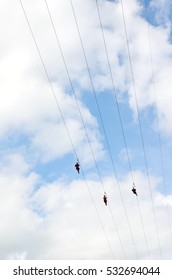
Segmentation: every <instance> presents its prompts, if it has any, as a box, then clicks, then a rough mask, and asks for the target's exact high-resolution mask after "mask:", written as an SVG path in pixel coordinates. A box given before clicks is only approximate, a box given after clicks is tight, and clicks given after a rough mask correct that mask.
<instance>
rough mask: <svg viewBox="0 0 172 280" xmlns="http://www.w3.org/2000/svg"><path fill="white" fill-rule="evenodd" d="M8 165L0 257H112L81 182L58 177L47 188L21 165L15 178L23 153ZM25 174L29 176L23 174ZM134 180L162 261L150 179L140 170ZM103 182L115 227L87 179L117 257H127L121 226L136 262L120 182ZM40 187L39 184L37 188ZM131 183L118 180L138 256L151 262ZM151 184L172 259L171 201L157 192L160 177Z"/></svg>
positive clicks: (97, 187) (1, 179)
mask: <svg viewBox="0 0 172 280" xmlns="http://www.w3.org/2000/svg"><path fill="white" fill-rule="evenodd" d="M9 161H10V165H9V166H10V167H9V168H8V172H7V170H6V171H5V170H2V171H1V174H0V185H1V188H0V190H1V196H0V203H1V214H0V216H1V221H2V223H1V230H0V237H1V238H0V240H1V241H0V243H1V253H0V258H1V259H4V258H5V259H6V258H8V259H23V258H26V259H111V258H112V255H111V251H110V248H109V247H108V243H107V240H106V238H105V236H104V233H103V230H102V227H101V225H100V223H99V219H98V216H97V213H96V211H95V208H94V205H93V203H92V199H91V197H90V195H89V192H88V189H87V187H86V184H85V182H84V181H83V180H82V179H79V180H75V181H71V182H70V183H69V184H68V183H67V182H65V181H64V180H60V179H59V180H58V181H54V182H53V183H49V184H47V183H46V182H40V178H39V177H38V176H37V175H36V174H34V173H29V172H28V171H29V169H27V168H26V167H25V169H24V170H23V168H22V165H21V164H20V166H21V170H18V171H17V172H15V174H14V172H13V171H14V170H13V167H12V166H13V165H14V163H16V161H21V163H22V161H23V159H22V158H21V157H20V156H19V155H13V157H11V159H9ZM23 163H24V162H23ZM26 172H27V173H28V175H27V176H24V174H25V173H26ZM134 176H135V178H136V181H137V186H138V187H137V191H138V193H139V197H138V198H139V206H140V209H141V215H142V219H143V224H144V230H145V234H146V239H147V242H148V247H149V250H150V254H151V257H152V258H154V259H156V258H160V255H159V249H158V243H157V233H156V229H155V225H154V217H153V215H152V204H151V200H150V195H149V191H148V187H147V178H146V176H145V175H144V174H142V173H140V172H136V173H135V174H134ZM103 182H104V187H105V189H106V192H107V195H108V203H109V204H110V207H111V210H112V213H113V218H114V221H115V224H114V222H113V220H112V216H111V212H110V211H109V209H108V207H106V206H104V204H103V201H102V195H103V190H102V186H101V184H100V183H99V182H98V181H95V180H94V181H93V180H88V186H89V189H90V192H91V194H92V197H93V200H94V203H95V205H96V207H97V209H98V212H99V215H100V218H101V221H102V224H103V226H104V229H105V231H106V233H107V236H108V239H109V242H110V244H111V247H112V250H113V251H114V255H115V257H116V258H119V259H123V258H125V256H124V254H123V251H122V248H121V244H120V241H119V237H118V235H117V231H116V227H117V230H118V233H119V236H120V239H121V242H122V245H123V248H124V251H125V254H126V257H127V258H128V259H134V258H136V253H135V250H134V248H133V244H132V239H131V233H130V230H129V226H128V222H127V217H126V214H125V211H124V207H123V204H122V202H121V198H120V193H119V190H118V185H117V183H116V179H114V178H113V177H106V178H103ZM38 183H39V184H40V185H39V187H36V186H37V185H38ZM130 183H131V182H130V178H129V176H127V177H125V178H123V179H122V180H121V181H120V182H119V185H120V188H121V194H122V196H123V201H124V203H125V207H126V210H127V214H128V220H129V223H130V226H131V232H132V234H133V238H134V241H135V245H136V248H137V251H138V255H139V258H141V259H144V258H145V259H149V254H148V252H147V248H146V243H145V239H144V234H143V229H142V226H141V221H140V216H139V210H138V205H137V202H136V198H135V196H133V194H132V193H131V184H130ZM151 186H152V192H153V197H154V199H153V202H154V206H155V212H156V216H157V221H158V223H157V224H158V230H159V235H160V243H161V248H162V252H163V257H164V258H170V257H171V256H170V254H171V250H170V247H169V242H170V235H169V227H168V219H167V215H166V214H167V213H166V204H164V202H165V203H166V202H167V201H168V202H169V205H168V206H169V209H168V210H169V214H170V215H171V214H172V207H171V205H172V202H171V201H172V197H171V196H168V197H164V196H163V195H162V194H160V193H159V191H158V190H157V186H158V181H157V179H156V178H153V177H151ZM88 205H90V206H89V207H88ZM164 206H165V207H164ZM115 225H116V227H115ZM138 225H139V226H138ZM152 236H154V238H152ZM95 237H96V238H95ZM141 240H142V241H141ZM129 244H130V245H129Z"/></svg>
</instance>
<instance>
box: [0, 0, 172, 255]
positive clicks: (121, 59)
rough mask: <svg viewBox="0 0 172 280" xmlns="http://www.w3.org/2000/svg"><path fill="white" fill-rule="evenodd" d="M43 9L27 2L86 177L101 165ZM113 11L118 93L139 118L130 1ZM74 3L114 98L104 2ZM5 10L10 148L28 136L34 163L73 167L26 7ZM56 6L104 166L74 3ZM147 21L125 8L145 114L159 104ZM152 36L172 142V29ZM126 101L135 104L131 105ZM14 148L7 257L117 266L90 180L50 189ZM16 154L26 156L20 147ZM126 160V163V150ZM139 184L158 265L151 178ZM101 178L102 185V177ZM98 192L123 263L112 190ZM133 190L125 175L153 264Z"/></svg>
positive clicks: (125, 238)
mask: <svg viewBox="0 0 172 280" xmlns="http://www.w3.org/2000/svg"><path fill="white" fill-rule="evenodd" d="M33 2H34V1H23V4H24V6H25V8H26V11H27V13H28V18H29V20H30V23H31V25H32V28H33V31H34V34H35V37H36V40H37V41H38V45H39V48H40V52H41V54H42V57H43V59H44V62H45V65H46V67H47V70H48V73H49V75H50V79H51V81H52V86H53V89H54V92H55V94H56V97H57V100H58V102H59V105H60V108H61V111H62V113H63V116H64V118H65V122H66V125H67V127H68V130H69V133H70V136H71V139H72V141H73V143H74V146H75V148H76V150H77V153H78V155H79V159H80V158H81V164H82V167H83V168H84V171H85V167H87V166H90V165H91V164H93V158H92V154H91V151H90V147H89V145H88V143H87V139H86V138H87V137H86V135H85V132H84V129H83V126H82V121H81V119H80V116H79V112H78V110H77V108H76V103H75V100H74V97H73V94H71V93H72V90H71V88H70V83H69V81H68V78H67V75H66V73H65V68H64V65H63V61H62V59H61V56H60V52H59V50H58V46H57V43H56V40H55V37H54V34H53V30H52V28H51V25H50V21H49V19H48V14H47V11H46V8H45V6H43V4H42V1H37V2H36V3H35V2H34V4H33ZM81 2H82V3H81ZM110 2H112V1H100V2H99V4H100V12H101V15H102V21H103V26H104V30H105V37H106V42H107V48H108V53H109V57H110V61H111V63H112V72H113V76H114V81H115V86H116V88H117V91H118V94H119V98H121V96H120V95H122V97H123V95H126V94H127V97H129V106H130V107H131V109H132V110H133V112H135V102H134V93H133V88H132V81H131V73H130V69H129V65H128V58H127V49H126V45H125V34H124V29H123V22H122V15H121V7H120V2H119V1H118V2H115V3H110ZM73 3H74V8H75V11H76V16H77V19H78V23H79V27H80V31H81V34H82V39H83V43H84V47H85V51H86V54H87V56H88V62H89V66H90V71H91V74H92V77H93V82H94V85H95V89H96V94H98V93H100V92H101V91H104V92H105V94H107V96H108V93H107V92H109V90H111V89H112V85H111V81H110V77H109V72H108V66H107V60H106V55H105V52H104V46H103V41H102V34H101V29H100V25H99V21H98V18H97V11H96V6H95V2H94V1H92V0H89V1H86V0H85V1H78V0H75V1H73ZM0 5H1V9H0V23H1V24H0V30H1V40H2V44H1V56H0V60H1V64H0V79H1V83H0V92H1V102H0V112H1V117H0V136H1V140H4V142H5V140H8V137H9V136H12V137H13V139H15V137H18V135H19V136H23V135H24V136H26V138H27V141H28V142H29V144H28V143H22V144H21V145H23V146H27V149H28V154H29V153H30V154H31V156H32V157H35V158H36V159H37V160H41V161H42V162H43V163H45V162H49V161H51V160H54V159H56V158H57V157H58V158H63V157H64V155H67V154H69V153H71V152H72V146H71V143H70V141H69V137H68V135H67V133H66V130H65V126H64V124H63V121H62V119H61V115H60V113H59V111H58V107H57V104H56V103H55V100H54V97H53V95H52V92H51V89H50V85H49V83H48V81H47V79H46V75H45V73H44V70H43V68H42V65H41V62H40V60H39V56H38V54H37V52H36V49H35V46H34V42H33V38H32V37H31V34H30V32H29V29H28V27H27V23H26V20H25V18H24V15H23V13H22V9H21V7H20V5H19V2H18V1H13V2H12V3H11V1H1V4H0ZM33 5H34V9H33ZM50 5H51V6H50V9H51V11H52V16H53V19H54V23H55V25H56V27H57V32H58V34H59V39H60V43H61V47H62V50H63V52H64V56H65V59H66V62H67V66H68V69H69V73H70V75H71V79H72V82H73V85H74V88H75V89H76V96H77V98H78V102H79V106H80V109H81V113H82V115H83V118H84V122H85V125H86V129H87V132H88V135H89V139H90V142H91V145H92V147H93V151H94V153H95V156H96V159H97V160H100V159H104V158H105V154H106V153H105V151H104V148H103V145H102V140H103V138H102V136H101V134H100V129H99V125H98V121H97V119H96V115H95V116H94V115H93V114H94V112H93V113H91V111H90V109H89V105H88V107H87V106H86V104H84V98H85V94H86V92H87V94H88V95H89V97H91V96H92V95H91V94H92V89H91V85H90V81H89V77H88V73H87V68H86V64H85V61H84V57H83V54H82V50H81V46H80V41H79V38H78V34H77V29H76V26H75V22H74V18H73V15H72V10H71V7H70V5H69V1H60V2H59V1H58V3H57V1H52V3H51V4H50ZM9 7H10V8H9ZM14 11H15V12H14ZM140 12H141V6H140V5H139V4H138V1H136V0H130V1H127V2H126V1H125V15H126V24H127V31H128V38H129V44H130V49H131V58H132V63H133V70H134V78H135V85H136V90H137V94H138V101H139V107H140V109H147V108H149V106H152V105H154V96H153V90H152V83H151V80H152V74H151V67H150V57H149V45H148V41H147V40H148V38H147V23H146V22H145V20H144V19H143V18H142V17H141V16H140ZM9 23H10V24H9ZM2 27H3V29H2ZM150 32H151V33H150V34H151V43H152V54H153V63H154V71H155V81H156V89H157V104H158V110H159V116H160V128H161V130H164V131H165V132H168V133H169V134H171V132H172V127H171V120H172V116H171V108H170V104H171V103H170V101H171V93H170V88H171V45H170V43H169V40H168V39H169V28H167V27H161V26H158V27H155V26H150ZM7 34H8V36H7ZM146 42H147V43H146ZM160 42H161V43H160ZM120 100H123V102H128V98H127V99H125V100H124V99H122V98H121V99H120ZM91 102H92V99H91ZM91 105H92V104H91ZM107 109H108V108H107ZM10 139H12V138H10ZM7 142H8V141H7ZM6 149H7V150H8V155H4V154H5V151H4V152H3V157H1V164H0V166H1V171H0V205H1V209H2V210H1V212H0V219H1V221H2V223H1V225H0V247H1V252H0V258H1V259H3V258H5V259H25V258H27V259H110V258H111V254H110V250H109V248H108V245H107V241H106V239H105V236H104V234H103V231H102V229H101V225H100V224H99V221H98V218H97V215H96V212H95V209H94V207H93V205H92V202H91V199H90V197H89V193H88V190H87V188H86V186H85V182H84V181H82V179H80V180H72V179H70V178H68V177H67V176H66V177H67V179H66V181H65V180H62V179H61V180H60V178H59V179H57V180H55V181H54V182H52V183H47V182H46V181H44V178H43V177H42V178H40V177H39V176H38V175H37V174H36V172H34V171H32V172H31V170H32V169H33V168H34V166H31V164H28V163H27V162H26V159H25V158H24V156H22V153H23V152H22V151H21V150H20V149H22V147H21V146H20V147H19V150H18V151H16V153H15V154H14V151H12V149H10V147H8V143H7V147H6ZM15 149H16V150H17V147H15ZM15 149H14V150H15ZM129 151H130V150H129ZM10 153H11V154H10ZM25 153H26V149H25ZM23 154H24V153H23ZM131 154H132V151H131ZM121 155H122V158H124V159H125V155H124V153H123V151H122V154H121ZM134 176H135V178H136V186H137V191H138V193H139V197H138V199H139V203H140V209H141V211H142V214H143V223H144V226H145V232H146V236H147V239H148V245H149V249H150V252H151V257H152V258H155V259H156V258H159V250H158V244H157V233H156V229H155V225H154V217H153V215H152V213H153V209H152V204H151V199H150V193H149V189H148V182H147V178H146V176H145V175H144V174H142V173H141V171H137V172H134ZM93 177H94V178H95V174H94V176H93ZM150 179H151V187H152V192H153V201H154V203H155V211H156V215H157V221H158V230H159V231H160V243H161V246H162V251H163V256H164V258H171V251H170V247H169V243H170V237H169V227H168V220H167V216H166V204H168V206H169V213H170V215H172V197H171V196H170V195H167V197H165V196H164V195H163V194H161V193H160V191H159V190H158V186H159V184H160V179H159V178H155V177H153V176H150ZM103 181H104V184H105V187H106V191H107V194H108V202H110V203H111V207H112V211H113V213H114V216H115V221H116V223H117V227H118V230H119V233H120V237H121V240H122V242H123V245H124V248H125V250H126V255H127V258H130V259H133V258H135V257H136V256H135V252H134V250H133V245H132V241H131V236H130V231H129V228H128V225H127V218H126V216H125V211H124V209H123V204H122V201H121V197H120V194H119V191H118V188H117V184H116V179H114V178H113V177H110V176H107V177H106V178H103ZM88 183H89V187H90V190H91V193H92V195H93V198H94V201H95V203H96V206H97V208H98V211H99V213H100V216H101V219H102V221H103V225H104V226H105V230H106V232H107V234H108V238H109V240H110V242H111V244H112V248H113V250H114V252H115V255H116V257H117V258H123V257H124V256H123V253H122V250H121V246H120V243H119V240H118V237H117V234H116V231H115V228H114V225H113V223H112V219H111V216H110V213H109V211H108V208H106V207H105V206H104V205H103V202H102V195H103V189H102V186H101V184H100V182H98V181H96V179H95V180H91V179H90V180H89V181H88ZM131 185H132V182H131V178H130V176H129V175H125V176H124V178H122V179H121V181H120V186H121V192H122V195H123V198H124V202H125V206H126V209H127V213H128V216H129V221H130V223H131V228H132V232H133V235H134V239H135V242H136V247H137V249H138V252H139V257H140V258H148V254H147V251H146V246H145V241H144V235H143V231H142V228H141V222H140V217H139V213H138V208H137V203H136V200H135V197H134V196H133V194H132V192H131ZM164 206H165V207H164ZM138 225H139V226H138ZM152 236H153V237H154V238H152ZM140 240H143V242H140Z"/></svg>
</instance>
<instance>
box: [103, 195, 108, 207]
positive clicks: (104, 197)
mask: <svg viewBox="0 0 172 280" xmlns="http://www.w3.org/2000/svg"><path fill="white" fill-rule="evenodd" d="M103 201H104V204H105V205H106V206H107V195H106V193H105V194H104V196H103Z"/></svg>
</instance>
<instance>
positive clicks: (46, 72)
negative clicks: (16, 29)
mask: <svg viewBox="0 0 172 280" xmlns="http://www.w3.org/2000/svg"><path fill="white" fill-rule="evenodd" d="M19 2H20V5H21V7H22V10H23V13H24V16H25V18H26V21H27V24H28V27H29V30H30V32H31V35H32V38H33V40H34V43H35V46H36V49H37V51H38V54H39V57H40V60H41V63H42V65H43V68H44V71H45V74H46V77H47V80H48V83H49V85H50V88H51V91H52V93H53V96H54V98H55V101H56V105H57V107H58V109H59V112H60V115H61V118H62V121H63V123H64V126H65V128H66V131H67V134H68V136H69V140H70V142H71V145H72V148H73V151H74V154H75V156H76V158H78V156H77V152H76V149H75V147H74V144H73V142H72V139H71V136H70V133H69V130H68V127H67V125H66V122H65V119H64V116H63V114H62V111H61V109H60V105H59V103H58V100H57V97H56V94H55V91H54V89H53V86H52V84H51V80H50V77H49V74H48V71H47V69H46V66H45V63H44V60H43V58H42V55H41V52H40V50H39V47H38V44H37V41H36V39H35V36H34V33H33V31H32V28H31V25H30V22H29V19H28V17H27V14H26V11H25V8H24V6H23V3H22V1H21V0H19ZM81 170H82V169H81ZM82 175H83V178H84V181H85V183H86V186H87V189H88V191H89V194H90V196H91V200H92V202H93V205H94V208H95V210H96V213H97V215H98V219H99V222H100V224H101V227H102V230H103V233H104V235H105V238H106V241H107V243H108V246H109V249H110V251H111V254H112V257H113V259H116V258H115V256H114V252H113V249H112V247H111V244H110V241H109V239H108V236H107V234H106V231H105V228H104V225H103V223H102V220H101V218H100V215H99V212H98V209H97V207H96V204H95V202H94V199H93V196H92V194H91V191H90V188H89V186H88V182H87V179H86V177H85V175H84V172H83V170H82Z"/></svg>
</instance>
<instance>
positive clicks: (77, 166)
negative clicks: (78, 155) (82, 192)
mask: <svg viewBox="0 0 172 280" xmlns="http://www.w3.org/2000/svg"><path fill="white" fill-rule="evenodd" d="M75 168H76V170H77V171H78V174H79V171H80V165H79V162H76V163H75Z"/></svg>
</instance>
